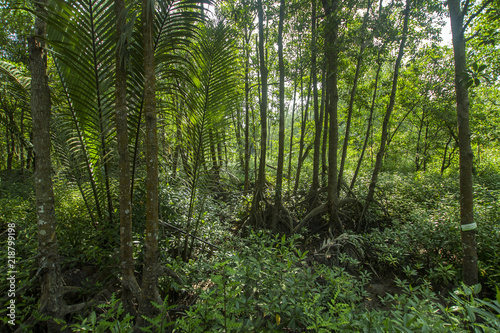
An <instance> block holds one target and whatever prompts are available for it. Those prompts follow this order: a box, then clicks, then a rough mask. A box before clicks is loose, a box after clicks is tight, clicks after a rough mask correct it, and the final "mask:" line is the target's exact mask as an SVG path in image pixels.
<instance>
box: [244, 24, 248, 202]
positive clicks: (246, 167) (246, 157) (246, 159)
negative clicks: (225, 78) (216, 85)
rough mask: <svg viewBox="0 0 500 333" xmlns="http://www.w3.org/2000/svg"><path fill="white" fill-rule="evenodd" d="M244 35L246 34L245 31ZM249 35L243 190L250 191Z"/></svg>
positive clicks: (246, 44)
mask: <svg viewBox="0 0 500 333" xmlns="http://www.w3.org/2000/svg"><path fill="white" fill-rule="evenodd" d="M245 33H247V32H246V31H245ZM249 47H250V34H248V38H247V36H245V183H244V187H243V190H244V191H245V193H246V192H248V190H249V189H250V99H249V94H250V86H249V85H250V51H249Z"/></svg>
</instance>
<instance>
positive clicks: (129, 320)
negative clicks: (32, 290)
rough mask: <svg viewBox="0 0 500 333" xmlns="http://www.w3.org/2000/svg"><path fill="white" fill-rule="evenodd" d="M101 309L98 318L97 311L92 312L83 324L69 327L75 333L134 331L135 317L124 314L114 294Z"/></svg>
mask: <svg viewBox="0 0 500 333" xmlns="http://www.w3.org/2000/svg"><path fill="white" fill-rule="evenodd" d="M99 308H100V309H101V312H102V314H101V315H99V316H98V315H97V314H96V312H95V311H92V312H91V313H90V315H89V316H88V317H87V318H85V319H83V321H82V322H81V324H73V325H70V326H69V327H70V328H71V329H72V331H73V332H87V331H88V332H96V333H101V332H102V333H104V332H111V333H119V332H120V333H126V332H133V331H134V323H133V319H134V317H132V316H131V315H130V314H128V313H127V314H125V313H124V310H123V304H122V303H121V302H120V301H119V300H117V299H116V296H115V295H114V294H113V295H112V296H111V299H110V300H109V302H108V303H106V304H101V305H99ZM64 328H66V326H65V327H63V329H64Z"/></svg>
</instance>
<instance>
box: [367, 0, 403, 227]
mask: <svg viewBox="0 0 500 333" xmlns="http://www.w3.org/2000/svg"><path fill="white" fill-rule="evenodd" d="M410 1H411V0H406V8H405V11H404V22H403V32H402V37H401V43H400V45H399V51H398V56H397V58H396V64H395V65H394V75H393V78H392V90H391V96H390V98H389V104H388V106H387V110H386V112H385V117H384V122H383V124H382V137H381V139H380V148H379V151H378V153H377V157H376V159H375V166H374V168H373V173H372V178H371V181H370V186H369V188H368V194H367V196H366V203H365V206H364V207H363V212H362V213H361V216H360V219H359V222H358V232H361V230H363V229H364V227H365V225H364V224H363V218H364V214H365V213H366V212H367V210H368V208H369V207H370V204H371V202H372V201H373V196H374V194H375V187H376V186H377V180H378V175H379V173H380V169H381V168H382V162H383V159H384V152H385V146H386V143H387V137H388V135H389V120H390V119H391V114H392V110H393V109H394V103H395V101H396V92H397V88H398V77H399V68H400V66H401V60H402V59H403V54H404V48H405V44H406V38H407V34H408V21H409V19H410Z"/></svg>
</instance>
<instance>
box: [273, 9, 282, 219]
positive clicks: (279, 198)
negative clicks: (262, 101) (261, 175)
mask: <svg viewBox="0 0 500 333" xmlns="http://www.w3.org/2000/svg"><path fill="white" fill-rule="evenodd" d="M284 20H285V0H281V1H280V16H279V23H278V61H279V80H280V82H279V100H280V106H279V108H280V109H279V112H280V116H279V133H278V165H277V170H276V192H275V195H274V201H275V202H274V205H275V209H274V210H273V218H272V222H271V223H272V225H271V228H272V229H276V225H277V215H278V214H279V210H280V209H281V207H282V206H283V203H282V191H283V163H284V155H285V62H284V61H283V21H284Z"/></svg>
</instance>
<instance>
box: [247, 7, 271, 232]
mask: <svg viewBox="0 0 500 333" xmlns="http://www.w3.org/2000/svg"><path fill="white" fill-rule="evenodd" d="M257 14H258V18H259V63H260V76H261V78H260V80H261V98H260V133H261V134H260V161H259V173H258V175H257V180H256V182H255V191H254V196H253V201H252V208H251V210H250V219H251V222H252V224H254V225H261V226H263V225H262V224H263V222H264V221H263V218H262V216H261V213H262V212H261V207H260V206H261V202H262V200H263V198H264V187H265V183H266V148H267V145H266V142H267V66H266V62H265V54H264V8H263V6H262V0H258V1H257Z"/></svg>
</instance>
